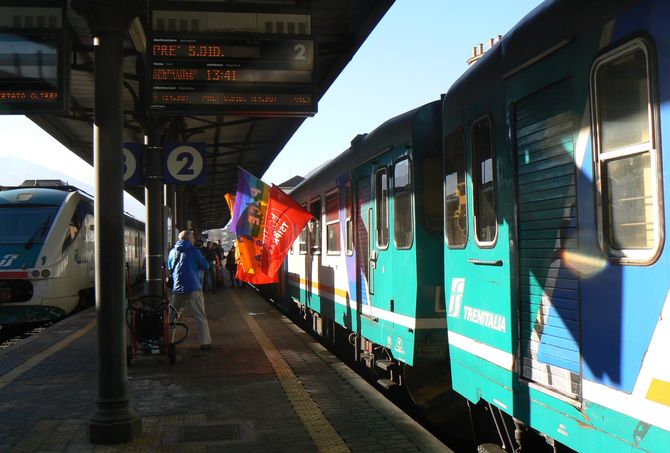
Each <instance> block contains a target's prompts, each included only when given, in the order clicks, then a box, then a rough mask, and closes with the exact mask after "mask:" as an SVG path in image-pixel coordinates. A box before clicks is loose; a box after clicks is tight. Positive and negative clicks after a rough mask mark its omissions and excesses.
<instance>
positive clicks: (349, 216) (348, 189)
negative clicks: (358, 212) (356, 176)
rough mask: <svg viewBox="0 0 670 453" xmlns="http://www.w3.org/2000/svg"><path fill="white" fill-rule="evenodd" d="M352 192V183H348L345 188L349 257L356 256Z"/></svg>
mask: <svg viewBox="0 0 670 453" xmlns="http://www.w3.org/2000/svg"><path fill="white" fill-rule="evenodd" d="M352 194H353V193H352V191H351V181H347V184H346V186H345V197H346V200H345V202H346V204H347V207H346V209H347V211H346V218H347V255H353V254H354V222H353V210H352V207H353V198H352Z"/></svg>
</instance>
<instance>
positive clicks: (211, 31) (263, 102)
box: [147, 3, 316, 116]
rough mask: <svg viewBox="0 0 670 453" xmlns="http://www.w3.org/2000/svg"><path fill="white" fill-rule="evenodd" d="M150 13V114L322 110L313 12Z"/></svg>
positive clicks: (303, 113) (308, 113) (301, 113)
mask: <svg viewBox="0 0 670 453" xmlns="http://www.w3.org/2000/svg"><path fill="white" fill-rule="evenodd" d="M207 5H209V6H208V7H211V6H212V4H211V3H209V4H207ZM189 6H192V4H189ZM151 14H152V19H151V23H152V29H151V33H150V35H149V40H148V46H147V56H148V58H147V60H148V65H147V66H148V74H147V79H148V80H149V84H148V85H149V90H147V91H148V93H147V95H148V100H147V103H148V107H149V108H148V111H149V114H153V115H160V114H165V115H179V114H189V113H190V114H223V113H230V114H244V115H251V116H254V115H258V116H273V115H295V116H311V115H313V114H314V113H316V99H315V84H316V79H315V65H314V62H315V54H316V50H315V41H314V39H313V38H312V37H311V17H310V16H309V15H307V14H295V13H286V12H281V13H277V12H244V11H230V10H229V11H175V10H154V11H152V12H151Z"/></svg>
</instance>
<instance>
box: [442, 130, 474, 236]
mask: <svg viewBox="0 0 670 453" xmlns="http://www.w3.org/2000/svg"><path fill="white" fill-rule="evenodd" d="M444 149H445V156H444V211H445V224H444V227H445V233H446V235H447V244H448V245H449V247H463V246H465V244H466V242H467V241H468V194H467V191H466V188H465V171H466V168H465V139H464V138H463V133H462V132H461V131H457V132H455V133H453V134H451V135H450V136H448V137H447V138H446V140H445V144H444Z"/></svg>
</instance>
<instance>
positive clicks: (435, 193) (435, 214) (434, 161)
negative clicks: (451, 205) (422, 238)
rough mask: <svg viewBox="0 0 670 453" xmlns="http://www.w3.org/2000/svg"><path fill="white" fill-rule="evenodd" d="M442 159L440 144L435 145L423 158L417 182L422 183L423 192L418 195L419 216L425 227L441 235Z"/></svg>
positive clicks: (430, 231) (432, 232)
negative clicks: (419, 202)
mask: <svg viewBox="0 0 670 453" xmlns="http://www.w3.org/2000/svg"><path fill="white" fill-rule="evenodd" d="M441 159H442V150H440V148H439V146H437V147H435V149H433V150H432V151H430V152H429V153H428V154H427V155H425V156H424V157H423V158H422V159H421V163H420V164H418V165H420V171H421V173H420V175H419V176H417V179H416V181H417V183H418V184H421V193H420V195H419V197H418V199H419V200H421V204H420V205H419V206H420V208H421V211H420V212H419V214H418V218H420V219H422V224H423V227H424V228H425V229H426V231H428V232H429V233H431V234H434V235H436V236H439V235H441V234H442V222H443V215H444V214H443V211H442V190H441V186H440V180H441V178H442V169H441V168H440V165H439V163H438V162H440V160H441Z"/></svg>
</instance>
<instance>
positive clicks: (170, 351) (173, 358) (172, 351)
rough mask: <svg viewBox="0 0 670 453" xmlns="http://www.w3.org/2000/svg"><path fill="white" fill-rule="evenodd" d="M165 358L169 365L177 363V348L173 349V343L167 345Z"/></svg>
mask: <svg viewBox="0 0 670 453" xmlns="http://www.w3.org/2000/svg"><path fill="white" fill-rule="evenodd" d="M167 356H168V359H170V363H175V362H176V361H177V348H175V345H174V343H170V344H169V345H168V347H167Z"/></svg>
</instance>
